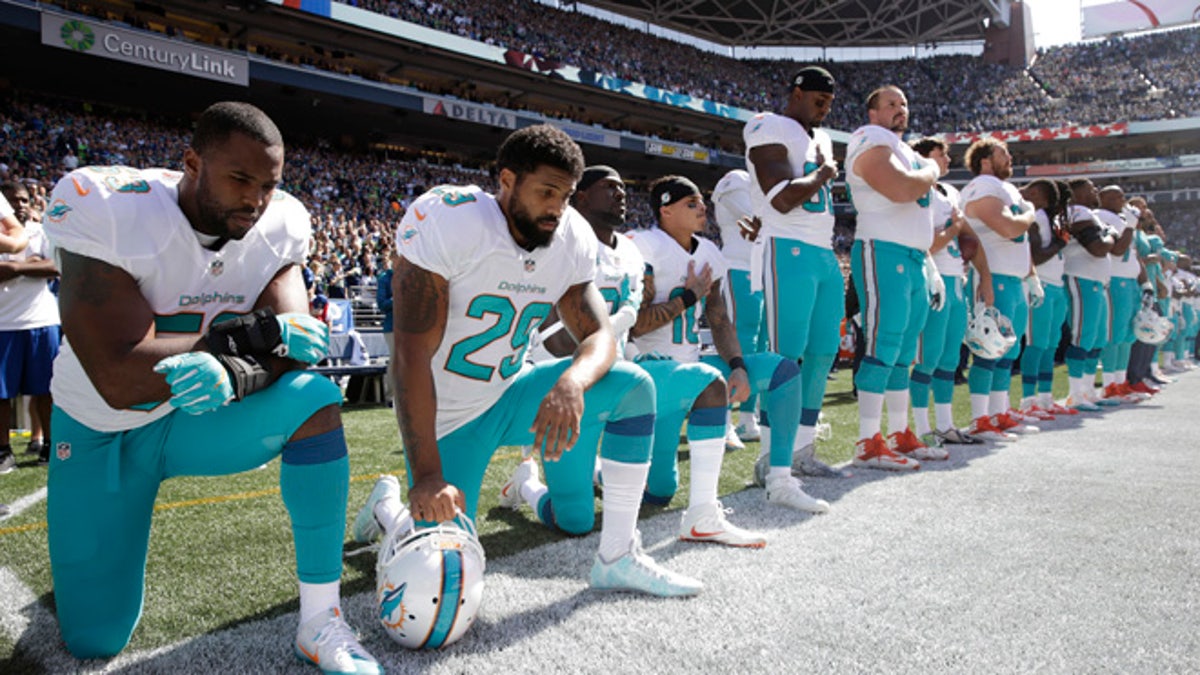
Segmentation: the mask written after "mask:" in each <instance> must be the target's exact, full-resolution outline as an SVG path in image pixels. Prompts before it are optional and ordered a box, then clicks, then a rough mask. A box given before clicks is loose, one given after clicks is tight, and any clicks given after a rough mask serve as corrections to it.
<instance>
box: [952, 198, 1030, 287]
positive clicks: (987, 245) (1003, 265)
mask: <svg viewBox="0 0 1200 675" xmlns="http://www.w3.org/2000/svg"><path fill="white" fill-rule="evenodd" d="M986 197H995V198H996V199H999V200H1000V203H1001V204H1003V205H1004V208H1006V209H1008V210H1009V212H1010V213H1012V214H1013V215H1016V214H1019V213H1020V212H1021V202H1022V201H1024V200H1023V199H1022V198H1021V193H1020V192H1018V191H1017V188H1016V187H1014V186H1013V184H1012V183H1008V182H1005V181H1002V180H1000V179H999V178H996V177H995V176H987V175H984V176H976V177H975V178H973V179H971V182H970V183H967V186H966V187H965V188H963V191H962V205H963V212H964V213H965V212H966V210H967V206H968V205H969V204H971V203H972V202H975V201H978V200H980V199H984V198H986ZM967 222H968V223H970V225H971V229H973V230H975V234H976V236H978V237H979V244H980V245H981V246H983V251H984V253H985V254H987V259H988V268H989V269H991V271H992V274H1007V275H1009V276H1014V277H1019V278H1024V277H1025V275H1027V274H1029V269H1030V266H1031V264H1032V258H1030V256H1029V237H1028V236H1027V235H1026V233H1024V232H1022V233H1021V234H1020V236H1018V237H1016V238H1013V239H1008V238H1007V237H1002V236H1000V235H999V234H997V233H996V231H995V230H993V229H992V228H990V227H988V226H987V224H986V223H984V222H983V221H982V220H980V219H979V218H971V217H968V218H967Z"/></svg>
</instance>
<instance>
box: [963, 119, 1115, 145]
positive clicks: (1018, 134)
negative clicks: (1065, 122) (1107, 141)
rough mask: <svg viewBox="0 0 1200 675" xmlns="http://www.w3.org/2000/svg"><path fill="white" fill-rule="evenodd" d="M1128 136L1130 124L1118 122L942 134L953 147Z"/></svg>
mask: <svg viewBox="0 0 1200 675" xmlns="http://www.w3.org/2000/svg"><path fill="white" fill-rule="evenodd" d="M1127 134H1129V123H1128V122H1117V123H1115V124H1091V125H1082V126H1064V127H1047V128H1044V129H1015V130H1012V131H985V132H969V131H963V132H954V133H948V134H942V140H944V141H946V142H947V143H949V144H951V145H956V144H959V143H963V144H966V143H974V142H975V141H977V140H979V139H981V138H995V139H997V140H1001V141H1004V142H1005V143H1029V142H1033V141H1063V140H1068V139H1073V138H1106V137H1110V136H1114V137H1115V136H1125V135H1127Z"/></svg>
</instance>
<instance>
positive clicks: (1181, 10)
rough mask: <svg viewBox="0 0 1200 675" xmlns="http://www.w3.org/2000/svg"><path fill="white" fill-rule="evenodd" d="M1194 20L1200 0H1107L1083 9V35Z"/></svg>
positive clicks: (1199, 14)
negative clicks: (1113, 0)
mask: <svg viewBox="0 0 1200 675" xmlns="http://www.w3.org/2000/svg"><path fill="white" fill-rule="evenodd" d="M1060 1H1063V2H1065V1H1066V0H1060ZM1196 21H1200V0H1124V1H1123V2H1109V3H1105V4H1102V5H1092V6H1090V7H1084V8H1083V37H1085V38H1093V37H1101V36H1104V35H1111V34H1113V33H1128V32H1131V31H1139V30H1148V29H1150V28H1165V27H1167V26H1177V25H1180V24H1185V23H1193V22H1196Z"/></svg>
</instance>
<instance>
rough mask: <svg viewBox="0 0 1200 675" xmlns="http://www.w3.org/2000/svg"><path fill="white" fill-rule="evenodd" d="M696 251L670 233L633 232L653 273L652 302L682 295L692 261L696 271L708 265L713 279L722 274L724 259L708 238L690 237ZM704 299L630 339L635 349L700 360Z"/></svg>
mask: <svg viewBox="0 0 1200 675" xmlns="http://www.w3.org/2000/svg"><path fill="white" fill-rule="evenodd" d="M692 240H693V241H695V242H696V250H695V251H693V252H691V253H689V252H688V251H686V250H684V248H683V247H682V246H680V245H679V242H677V241H675V240H674V239H672V238H671V235H669V234H667V233H666V232H663V231H662V230H661V229H659V228H657V227H654V228H651V229H649V230H639V231H637V232H635V233H633V243H634V244H636V245H637V248H638V251H640V252H641V253H642V258H644V259H645V261H646V274H649V275H653V276H654V298H653V299H652V300H651V302H652V303H654V304H656V305H657V304H659V303H662V302H667V301H668V300H670V299H671V298H674V297H675V296H677V295H681V294H683V283H684V281H686V280H687V272H688V262H690V261H695V263H696V264H695V266H694V271H695V273H696V274H699V273H700V270H702V269H704V265H706V264H707V265H708V266H709V267H710V268H711V269H712V278H713V279H714V280H718V279H721V278H723V277H724V276H725V258H724V257H723V256H722V255H721V251H720V250H718V249H717V247H716V245H715V244H713V243H712V242H711V241H709V240H707V239H702V238H700V237H693V238H692ZM704 304H705V303H704V298H700V300H699V301H698V302H697V303H696V304H694V305H692V306H691V307H690V308H688V309H687V310H685V311H684V312H683V314H680V315H679V316H677V317H675V319H674V320H673V321H671V323H668V324H666V325H665V326H659V327H658V328H656V329H654V330H652V331H650V332H649V333H646V334H644V335H640V336H638V337H635V338H634V339H633V343H634V345H636V346H637V348H638V351H640V352H641V353H643V354H647V353H650V352H658V353H659V354H662V355H664V356H670V357H671V358H673V359H675V360H676V361H679V362H680V363H692V362H694V361H698V360H699V359H700V334H699V330H698V325H699V321H700V315H701V312H703V311H704Z"/></svg>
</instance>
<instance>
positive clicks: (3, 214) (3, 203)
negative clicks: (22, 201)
mask: <svg viewBox="0 0 1200 675" xmlns="http://www.w3.org/2000/svg"><path fill="white" fill-rule="evenodd" d="M14 213H16V212H15V211H13V207H12V204H9V203H8V198H7V197H5V196H4V194H3V193H0V219H3V218H7V217H9V216H11V215H13V214H14Z"/></svg>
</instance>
